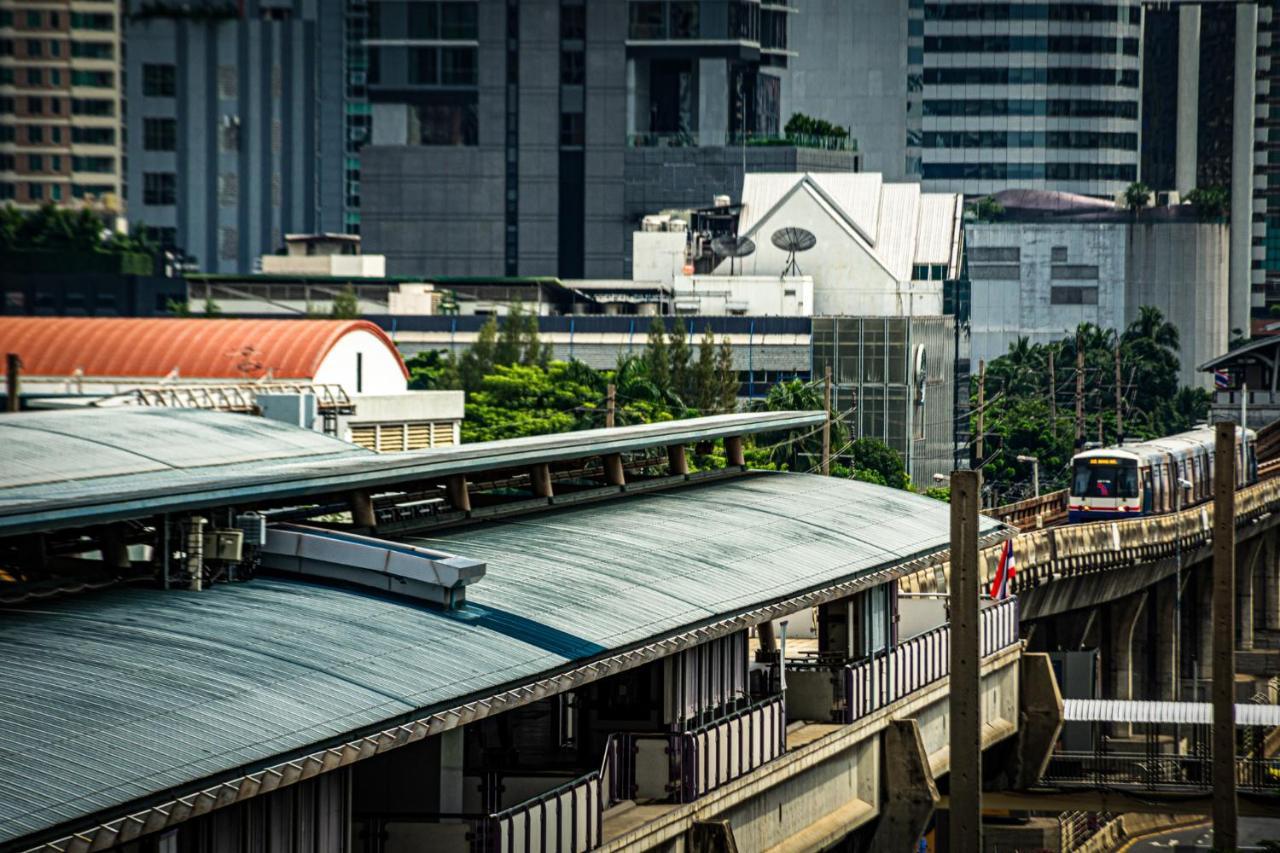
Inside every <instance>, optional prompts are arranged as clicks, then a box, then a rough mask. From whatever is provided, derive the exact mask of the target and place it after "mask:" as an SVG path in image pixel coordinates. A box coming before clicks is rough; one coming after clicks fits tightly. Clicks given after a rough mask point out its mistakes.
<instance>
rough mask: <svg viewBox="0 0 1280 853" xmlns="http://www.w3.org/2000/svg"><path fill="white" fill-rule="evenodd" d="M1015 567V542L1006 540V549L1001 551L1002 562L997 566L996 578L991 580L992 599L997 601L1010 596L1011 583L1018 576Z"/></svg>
mask: <svg viewBox="0 0 1280 853" xmlns="http://www.w3.org/2000/svg"><path fill="white" fill-rule="evenodd" d="M1016 573H1017V572H1016V570H1015V569H1014V567H1013V540H1012V539H1006V540H1004V548H1003V549H1001V551H1000V562H999V563H998V564H997V565H996V576H995V577H994V578H992V579H991V597H992V598H994V599H995V600H996V601H999V600H1001V599H1002V598H1008V596H1009V581H1011V580H1013V576H1014V575H1015V574H1016Z"/></svg>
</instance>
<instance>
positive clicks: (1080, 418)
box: [1076, 332, 1084, 447]
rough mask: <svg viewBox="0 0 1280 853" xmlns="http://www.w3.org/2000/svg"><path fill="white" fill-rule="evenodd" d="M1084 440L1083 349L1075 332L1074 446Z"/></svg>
mask: <svg viewBox="0 0 1280 853" xmlns="http://www.w3.org/2000/svg"><path fill="white" fill-rule="evenodd" d="M1083 441H1084V350H1083V349H1081V348H1080V334H1079V333H1078V332H1077V333H1076V447H1079V446H1080V444H1081V443H1082V442H1083Z"/></svg>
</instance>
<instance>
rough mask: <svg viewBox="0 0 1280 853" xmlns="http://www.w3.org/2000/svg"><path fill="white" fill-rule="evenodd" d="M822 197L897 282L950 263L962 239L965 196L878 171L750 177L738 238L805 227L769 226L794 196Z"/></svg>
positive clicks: (826, 206) (762, 236)
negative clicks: (925, 189)
mask: <svg viewBox="0 0 1280 853" xmlns="http://www.w3.org/2000/svg"><path fill="white" fill-rule="evenodd" d="M796 191H807V192H810V193H813V194H814V195H816V196H817V197H819V198H820V199H821V200H822V201H823V202H824V203H823V205H822V207H823V209H825V210H828V211H830V213H831V215H832V216H833V218H836V219H838V220H840V221H841V223H842V225H844V226H845V227H846V229H847V230H849V231H850V233H851V234H853V235H854V236H855V239H856V240H857V241H858V242H859V243H861V244H863V245H864V247H865V248H866V249H867V251H868V252H869V253H870V254H871V255H872V256H873V257H874V258H875V259H876V261H877V262H878V263H879V264H880V265H881V266H883V267H884V268H885V270H887V271H888V272H889V273H890V274H891V275H892V276H893V277H894V278H895V279H897V280H899V281H908V280H910V278H911V267H912V265H914V264H949V263H950V262H951V258H952V255H953V247H954V245H955V242H956V239H957V237H958V235H959V229H960V221H961V212H962V207H961V197H960V195H959V194H957V193H922V192H921V191H920V185H919V184H918V183H885V182H884V180H883V179H882V177H881V176H880V174H879V173H876V172H857V173H853V172H834V173H824V172H817V173H814V172H750V173H748V174H747V175H746V180H745V181H744V182H743V188H742V203H743V210H742V213H741V215H740V218H739V222H738V233H740V234H743V235H750V234H751V232H752V231H755V230H761V233H760V234H759V235H757V236H756V242H757V243H759V242H760V240H761V239H768V236H769V234H766V233H763V232H764V231H766V230H768V231H769V233H772V231H771V230H770V229H772V228H777V227H781V226H782V225H784V224H786V225H799V226H801V227H803V226H804V223H803V222H787V223H781V222H777V223H772V222H771V223H769V228H767V229H762V228H761V226H762V225H763V224H764V223H765V220H767V219H769V218H770V214H771V212H772V211H774V210H775V209H777V208H778V207H779V205H780V204H781V203H782V202H783V201H785V200H786V199H787V198H788V197H789V196H790V195H791V194H792V193H793V192H796Z"/></svg>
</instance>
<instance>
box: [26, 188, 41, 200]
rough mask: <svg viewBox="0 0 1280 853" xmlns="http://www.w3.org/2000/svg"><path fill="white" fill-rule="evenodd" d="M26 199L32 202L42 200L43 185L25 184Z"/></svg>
mask: <svg viewBox="0 0 1280 853" xmlns="http://www.w3.org/2000/svg"><path fill="white" fill-rule="evenodd" d="M27 198H29V199H31V200H32V201H39V200H40V199H42V198H44V184H27Z"/></svg>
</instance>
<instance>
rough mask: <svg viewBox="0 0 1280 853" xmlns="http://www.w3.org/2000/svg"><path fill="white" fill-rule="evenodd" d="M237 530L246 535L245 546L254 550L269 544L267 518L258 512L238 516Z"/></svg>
mask: <svg viewBox="0 0 1280 853" xmlns="http://www.w3.org/2000/svg"><path fill="white" fill-rule="evenodd" d="M236 529H237V530H239V531H241V532H242V533H243V534H244V544H246V545H251V546H253V547H254V548H258V547H261V546H263V545H265V544H267V517H266V516H265V515H260V514H258V513H256V512H245V513H241V514H240V515H237V516H236Z"/></svg>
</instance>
